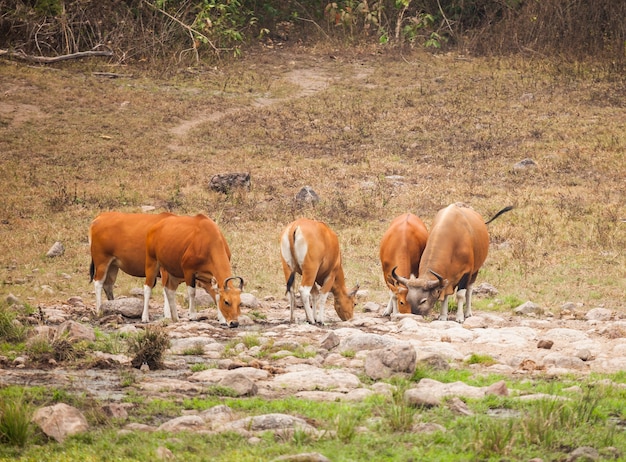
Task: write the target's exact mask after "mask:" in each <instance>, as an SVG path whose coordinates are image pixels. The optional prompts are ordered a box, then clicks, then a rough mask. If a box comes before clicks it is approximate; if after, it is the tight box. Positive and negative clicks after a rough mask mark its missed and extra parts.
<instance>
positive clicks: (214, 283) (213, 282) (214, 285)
mask: <svg viewBox="0 0 626 462" xmlns="http://www.w3.org/2000/svg"><path fill="white" fill-rule="evenodd" d="M211 288H212V289H213V290H214V291H215V292H217V291H218V290H219V289H220V287H219V286H218V285H217V279H215V278H211Z"/></svg>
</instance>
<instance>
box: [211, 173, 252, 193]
mask: <svg viewBox="0 0 626 462" xmlns="http://www.w3.org/2000/svg"><path fill="white" fill-rule="evenodd" d="M209 189H210V190H212V191H216V192H220V193H223V194H228V193H230V192H231V191H232V190H233V189H246V190H249V189H250V173H220V174H217V175H213V177H212V178H211V181H209Z"/></svg>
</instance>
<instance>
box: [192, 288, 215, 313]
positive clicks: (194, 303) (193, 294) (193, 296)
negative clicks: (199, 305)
mask: <svg viewBox="0 0 626 462" xmlns="http://www.w3.org/2000/svg"><path fill="white" fill-rule="evenodd" d="M187 297H189V320H190V321H195V320H196V288H195V287H190V286H187ZM217 310H218V311H219V307H218V308H217Z"/></svg>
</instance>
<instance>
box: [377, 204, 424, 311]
mask: <svg viewBox="0 0 626 462" xmlns="http://www.w3.org/2000/svg"><path fill="white" fill-rule="evenodd" d="M427 239H428V230H427V229H426V225H424V222H423V221H422V220H420V218H419V217H417V216H416V215H413V214H412V213H405V214H404V215H400V216H399V217H396V218H395V219H394V220H393V221H392V222H391V224H390V225H389V228H387V231H385V234H383V237H382V239H381V240H380V263H381V265H382V268H383V276H384V278H385V283H386V284H387V287H389V290H390V291H391V296H390V298H389V303H388V304H387V309H386V310H385V311H384V312H383V316H389V315H390V314H391V313H398V312H400V313H405V314H406V313H411V311H415V310H417V304H415V303H414V304H413V305H411V306H410V305H409V304H408V303H407V298H406V296H407V292H408V289H407V286H406V285H405V284H404V283H402V282H400V281H399V280H398V278H394V277H393V276H392V275H391V272H392V271H393V270H394V268H395V271H396V273H399V274H400V275H402V276H403V279H408V278H410V277H411V276H417V274H418V272H419V264H420V259H421V257H422V252H424V248H425V247H426V241H427ZM413 301H415V300H413Z"/></svg>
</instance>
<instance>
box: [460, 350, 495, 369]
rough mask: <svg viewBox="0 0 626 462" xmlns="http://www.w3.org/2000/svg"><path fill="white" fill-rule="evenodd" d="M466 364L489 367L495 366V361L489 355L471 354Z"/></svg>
mask: <svg viewBox="0 0 626 462" xmlns="http://www.w3.org/2000/svg"><path fill="white" fill-rule="evenodd" d="M465 362H466V363H467V364H482V365H483V366H491V365H493V364H496V362H497V361H496V360H495V359H493V357H491V356H490V355H481V354H477V353H472V354H471V355H470V357H469V358H468V359H467V360H466V361H465Z"/></svg>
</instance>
